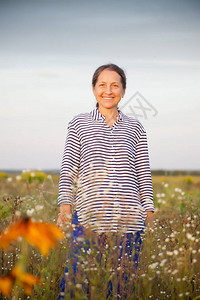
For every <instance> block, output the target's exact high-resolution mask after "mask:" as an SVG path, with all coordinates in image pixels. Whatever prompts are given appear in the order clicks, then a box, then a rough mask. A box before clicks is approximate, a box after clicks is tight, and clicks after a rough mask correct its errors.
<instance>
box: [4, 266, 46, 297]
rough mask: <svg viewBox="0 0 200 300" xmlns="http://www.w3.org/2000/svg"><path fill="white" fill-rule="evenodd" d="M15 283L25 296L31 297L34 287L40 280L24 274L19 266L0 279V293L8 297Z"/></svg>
mask: <svg viewBox="0 0 200 300" xmlns="http://www.w3.org/2000/svg"><path fill="white" fill-rule="evenodd" d="M15 283H17V284H19V285H20V286H22V287H23V288H24V291H25V293H26V294H27V295H31V294H32V292H33V287H34V285H36V284H37V283H40V279H39V278H38V277H35V276H33V275H32V274H29V273H24V272H23V271H22V269H21V268H20V266H16V267H14V269H13V270H12V271H11V272H10V274H9V275H8V276H6V277H3V278H0V291H1V292H2V293H3V295H4V296H9V295H10V293H11V290H12V287H13V286H14V284H15Z"/></svg>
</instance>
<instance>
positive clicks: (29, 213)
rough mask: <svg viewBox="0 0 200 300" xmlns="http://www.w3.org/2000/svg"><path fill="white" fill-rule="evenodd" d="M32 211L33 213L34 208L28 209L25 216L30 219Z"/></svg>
mask: <svg viewBox="0 0 200 300" xmlns="http://www.w3.org/2000/svg"><path fill="white" fill-rule="evenodd" d="M34 211H35V210H34V208H31V209H28V210H27V212H26V214H27V216H29V217H31V216H32V215H33V213H34Z"/></svg>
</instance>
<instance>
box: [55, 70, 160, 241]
mask: <svg viewBox="0 0 200 300" xmlns="http://www.w3.org/2000/svg"><path fill="white" fill-rule="evenodd" d="M92 89H93V93H94V96H95V98H96V101H97V105H96V108H95V109H93V110H92V111H91V112H90V113H82V114H79V115H76V116H75V117H74V118H73V119H72V120H71V121H70V122H69V124H68V134H67V138H66V144H65V149H64V155H63V160H62V166H61V172H60V182H59V196H58V204H59V206H60V214H59V217H58V221H57V224H58V226H61V225H62V224H66V223H67V222H69V220H70V218H71V215H72V211H71V206H72V204H73V203H74V204H75V212H74V214H73V215H74V218H73V222H72V223H76V224H81V226H82V228H90V229H92V231H93V232H95V233H97V234H98V236H101V235H102V234H105V235H106V234H108V233H109V232H119V231H123V232H125V233H126V238H128V237H129V239H130V237H131V238H132V239H133V236H135V235H137V234H140V233H141V232H143V229H144V227H145V224H147V223H150V224H152V215H153V212H154V204H153V188H152V179H151V172H150V164H149V155H148V144H147V137H146V131H145V129H144V127H143V126H142V124H141V123H140V122H139V121H138V120H136V119H134V118H133V117H129V116H127V115H125V114H124V113H123V112H122V111H120V110H119V108H118V104H119V102H120V100H121V98H123V97H124V94H125V90H126V76H125V74H124V71H123V70H122V69H121V68H120V67H118V66H117V65H114V64H107V65H102V66H100V67H99V68H98V69H97V70H96V71H95V73H94V75H93V79H92ZM74 187H75V188H74ZM74 198H75V201H74V200H73V199H74ZM140 244H141V241H140Z"/></svg>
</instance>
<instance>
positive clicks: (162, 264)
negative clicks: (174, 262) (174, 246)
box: [160, 258, 167, 267]
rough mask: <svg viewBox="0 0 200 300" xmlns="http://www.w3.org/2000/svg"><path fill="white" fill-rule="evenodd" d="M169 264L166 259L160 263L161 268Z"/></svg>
mask: <svg viewBox="0 0 200 300" xmlns="http://www.w3.org/2000/svg"><path fill="white" fill-rule="evenodd" d="M166 262H167V259H166V258H164V259H163V260H162V261H161V263H160V266H161V267H163V266H164V264H165V263H166Z"/></svg>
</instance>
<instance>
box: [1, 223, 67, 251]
mask: <svg viewBox="0 0 200 300" xmlns="http://www.w3.org/2000/svg"><path fill="white" fill-rule="evenodd" d="M18 237H24V238H25V239H26V240H27V242H29V243H30V244H31V245H33V246H34V247H37V248H39V250H40V252H41V253H42V254H43V255H48V253H49V250H50V248H52V247H55V246H56V244H57V240H58V239H63V238H64V235H63V233H62V231H61V230H60V229H59V228H58V227H57V226H55V225H54V224H50V223H42V222H33V221H31V219H29V218H21V219H19V220H18V221H17V222H15V223H13V224H12V225H11V226H10V227H8V228H7V229H5V230H4V231H3V232H2V234H1V235H0V247H1V248H3V249H5V248H7V247H8V246H9V245H10V243H11V242H12V241H15V240H16V239H17V238H18Z"/></svg>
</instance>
